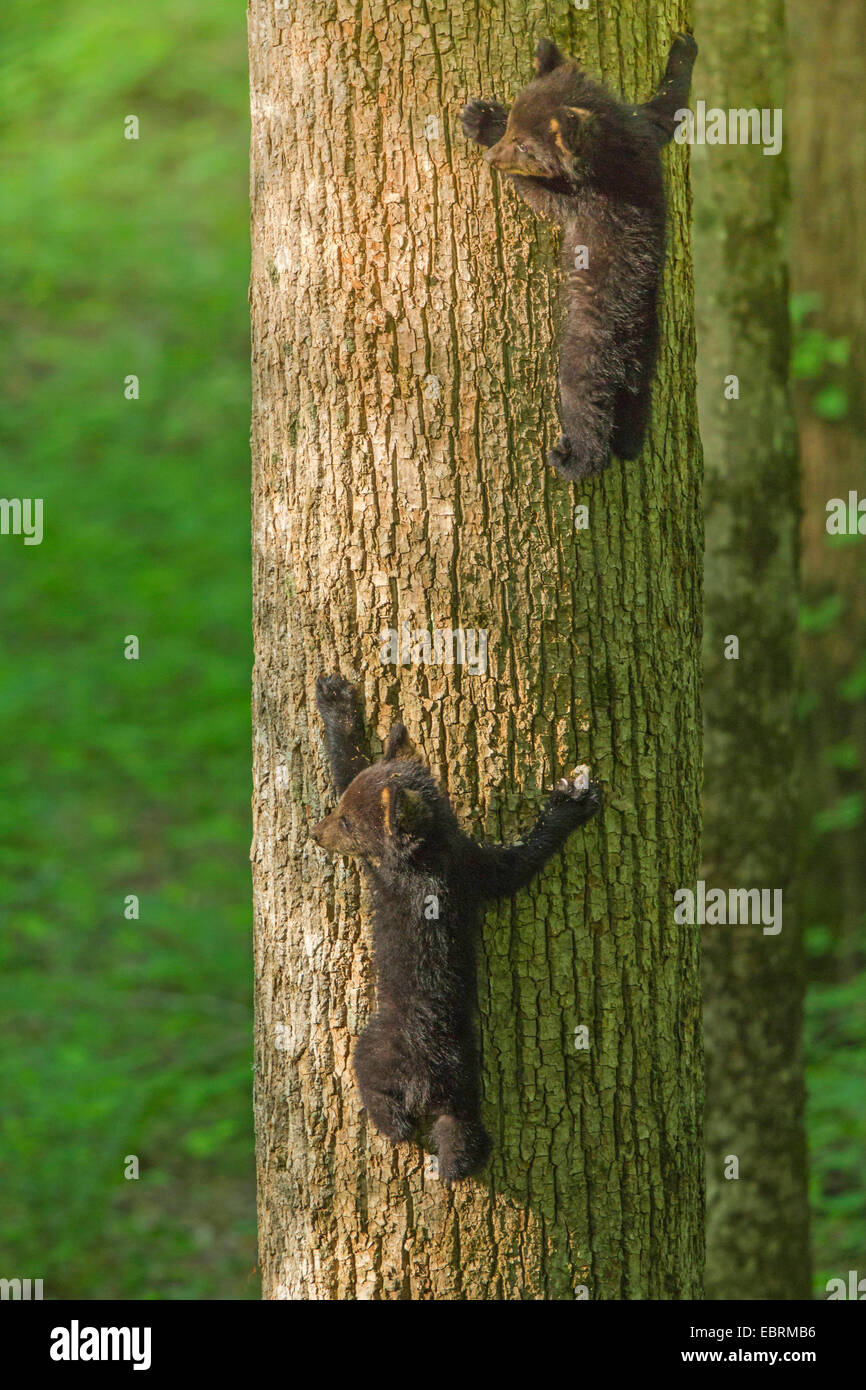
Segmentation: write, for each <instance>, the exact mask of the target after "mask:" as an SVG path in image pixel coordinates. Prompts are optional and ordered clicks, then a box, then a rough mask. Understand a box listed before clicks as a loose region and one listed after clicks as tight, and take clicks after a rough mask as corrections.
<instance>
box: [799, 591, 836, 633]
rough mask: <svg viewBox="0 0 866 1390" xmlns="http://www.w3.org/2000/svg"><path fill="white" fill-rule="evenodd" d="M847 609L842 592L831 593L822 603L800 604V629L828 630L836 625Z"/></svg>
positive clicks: (804, 630) (810, 630)
mask: <svg viewBox="0 0 866 1390" xmlns="http://www.w3.org/2000/svg"><path fill="white" fill-rule="evenodd" d="M844 611H845V599H844V597H843V595H842V594H829V595H828V596H827V597H826V598H823V599H822V600H821V602H820V603H814V604H811V605H810V604H806V603H803V604H801V605H800V630H801V631H802V632H827V631H829V629H830V628H831V627H834V626H835V625H836V623H837V622H838V621H839V619H840V618H841V616H842V614H843V613H844Z"/></svg>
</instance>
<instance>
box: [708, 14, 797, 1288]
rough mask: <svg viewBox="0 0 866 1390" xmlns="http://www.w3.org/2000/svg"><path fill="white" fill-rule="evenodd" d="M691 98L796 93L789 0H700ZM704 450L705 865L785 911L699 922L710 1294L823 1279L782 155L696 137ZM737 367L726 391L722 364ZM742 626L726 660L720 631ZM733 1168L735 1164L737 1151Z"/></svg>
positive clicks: (771, 98)
mask: <svg viewBox="0 0 866 1390" xmlns="http://www.w3.org/2000/svg"><path fill="white" fill-rule="evenodd" d="M696 18H697V30H696V32H697V37H698V42H699V43H700V45H701V65H700V68H699V74H700V76H699V79H698V81H697V83H696V84H695V88H694V92H693V96H694V99H698V98H703V99H704V100H705V101H706V102H707V105H708V106H720V107H723V108H731V107H735V108H736V107H746V108H749V107H759V108H763V107H769V108H777V107H784V100H783V96H784V68H783V64H784V13H783V0H754V3H753V4H752V5H750V6H749V7H748V9H741V10H738V11H737V14H736V18H734V17H733V16H732V12H731V7H730V5H729V4H728V3H727V0H700V3H699V6H698V8H697V16H696ZM693 154H694V171H695V273H696V291H697V320H698V344H699V380H700V390H699V404H700V415H701V434H702V438H703V442H704V452H705V457H706V522H707V554H706V608H705V612H706V627H705V672H706V689H705V732H706V738H705V745H704V747H705V763H706V767H705V771H706V782H705V798H704V811H705V819H704V877H705V878H706V880H707V885H708V887H709V886H712V887H713V888H723V889H728V888H730V887H744V888H752V887H761V888H764V887H766V888H781V889H782V890H783V895H784V896H783V926H782V931H781V933H780V934H778V935H776V936H765V935H764V934H763V932H762V931H761V928H760V927H756V926H745V927H730V926H726V927H714V928H713V927H707V928H705V929H704V997H705V1013H704V1018H705V1031H706V1050H707V1089H706V1100H707V1105H706V1109H707V1129H706V1143H707V1149H706V1152H707V1198H708V1210H707V1274H706V1290H707V1296H708V1297H711V1298H746V1299H767V1298H808V1297H809V1296H810V1271H809V1240H808V1204H807V1187H806V1147H805V1135H804V1125H803V1104H804V1087H803V1069H802V1057H801V1048H800V1034H801V1027H802V1010H803V992H804V969H803V955H802V942H801V932H800V929H799V923H798V921H797V917H796V912H795V905H794V902H793V901H792V889H793V882H792V880H793V872H794V867H795V862H796V853H797V822H798V805H797V795H796V788H797V785H798V783H797V779H796V757H795V749H796V747H797V727H796V708H795V702H796V685H797V674H796V619H797V613H796V594H797V554H798V546H797V528H798V522H799V512H798V470H797V459H796V441H795V434H794V428H793V420H792V412H791V404H790V400H789V394H788V341H789V332H788V282H787V241H786V230H787V210H788V184H787V171H786V155H785V153H784V147H783V153H782V154H779V155H776V156H765V155H764V154H763V153H762V151H761V149H760V147H759V146H755V145H750V146H737V145H729V146H721V145H717V146H713V147H708V146H702V147H696V148H695V150H694V152H693ZM729 374H735V375H736V376H737V377H738V378H739V383H740V398H739V400H726V399H725V396H724V388H725V378H726V377H727V376H728V375H729ZM728 634H733V635H735V636H737V637H738V638H739V643H740V655H739V660H726V659H725V655H724V647H725V638H726V637H727V636H728ZM731 1154H734V1155H736V1156H737V1157H738V1159H739V1178H738V1180H736V1181H734V1180H732V1179H726V1178H725V1177H724V1168H725V1163H726V1159H727V1156H728V1155H731Z"/></svg>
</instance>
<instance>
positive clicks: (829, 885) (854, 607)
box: [787, 0, 866, 979]
mask: <svg viewBox="0 0 866 1390" xmlns="http://www.w3.org/2000/svg"><path fill="white" fill-rule="evenodd" d="M787 13H788V23H789V28H790V39H791V42H790V46H791V51H792V66H791V84H790V88H791V90H790V98H789V102H788V106H789V111H790V122H789V130H790V141H791V151H792V156H791V174H792V181H793V188H794V194H795V204H794V206H795V212H796V215H795V217H794V223H793V238H792V244H793V258H792V283H793V287H794V290H795V291H798V292H799V293H801V294H809V295H814V296H816V307H815V309H814V312H813V313H812V314H810V315H809V318H808V325H809V326H810V327H814V328H817V329H819V330H820V331H822V332H823V333H825V334H826V335H827V336H828V337H829V338H830V339H832V340H837V341H838V340H840V339H847V340H848V343H849V347H850V353H849V356H848V361H847V363H846V364H844V365H842V364H839V365H838V366H830V367H828V368H826V369H825V370H824V371H822V372H820V373H819V375H818V377H817V379H815V380H809V381H803V382H801V383H800V384H799V386H798V389H797V390H796V392H795V397H794V400H795V407H796V411H797V425H798V428H799V431H800V440H801V452H802V458H803V592H804V598H805V600H806V602H807V604H808V605H809V608H810V609H813V610H814V612H815V617H816V619H817V621H812V622H810V623H809V624H808V625H807V628H806V631H805V632H804V633H803V638H802V641H803V655H804V660H805V663H806V672H807V681H808V685H807V693H808V698H809V709H808V715H809V718H808V723H807V725H806V730H805V736H806V739H807V740H808V746H809V747H810V748H813V749H815V750H816V754H817V756H816V757H815V760H814V768H813V777H814V781H813V786H812V790H811V796H810V801H811V806H810V811H811V812H812V813H814V811H815V810H821V811H829V812H830V814H831V817H832V815H833V808H834V807H836V808H838V810H839V811H840V812H844V810H845V808H846V807H847V808H849V814H848V815H844V814H842V815H841V816H840V815H838V814H837V816H836V817H835V818H834V819H835V824H833V825H832V831H833V832H834V833H826V832H825V833H821V834H819V835H815V836H814V837H812V838H811V839H810V840H809V841H808V842H807V843H806V845H805V846H804V848H805V851H806V864H805V870H804V876H805V878H806V882H807V884H808V888H809V893H808V897H807V899H806V907H807V909H808V912H809V918H808V920H809V922H810V923H811V924H814V925H816V926H820V927H822V928H823V929H824V930H826V931H827V932H828V934H829V935H830V937H831V939H835V941H836V943H837V950H836V951H835V952H834V953H833V954H832V956H829V958H828V959H825V960H823V961H820V960H819V961H818V962H816V967H817V970H818V973H819V974H824V975H826V974H827V973H828V966H829V969H830V972H831V973H832V974H833V975H836V976H837V977H841V978H843V979H844V978H847V977H850V976H851V975H852V974H853V973H854V972H855V971H856V970H857V969H858V968H859V969H862V966H863V950H864V907H866V880H864V873H863V824H864V811H863V809H862V802H863V769H864V767H866V699H864V689H863V686H864V675H866V671H864V663H863V649H864V637H866V585H864V583H863V549H864V546H866V541H864V540H863V538H862V537H860V538H859V539H854V540H853V541H852V540H849V539H847V538H846V539H845V540H842V541H841V542H840V541H839V540H837V539H835V538H834V539H833V540H831V538H830V537H828V535H827V530H826V521H827V511H826V507H827V502H828V501H829V500H830V498H832V497H843V498H846V499H847V497H848V493H849V491H850V490H852V489H853V490H854V491H856V492H857V493H858V495H859V496H860V497H864V496H866V256H864V252H863V247H864V245H866V131H864V129H863V123H862V121H861V120H859V119H854V120H852V119H851V116H852V112H859V110H860V107H861V105H862V86H863V53H864V52H866V6H864V5H863V4H862V0H833V3H832V4H828V3H827V0H817V3H816V0H788V6H787ZM818 190H820V192H818ZM830 383H833V384H834V385H836V386H841V387H842V388H843V389H844V392H845V395H846V397H847V409H845V410H844V411H842V413H841V414H838V415H837V414H836V412H832V413H831V416H829V417H828V416H825V415H823V414H822V413H820V402H819V409H818V410H816V409H815V401H816V397H817V396H818V394H819V391H820V389H821V387H822V386H826V385H828V384H830ZM822 613H823V614H824V615H825V617H824V618H821V617H820V616H819V615H820V614H822ZM852 675H853V676H855V680H856V690H855V691H852V689H851V688H850V686H849V684H848V682H849V679H850V678H851V677H852ZM854 798H856V799H857V800H858V801H859V802H860V803H861V809H860V811H859V814H857V813H856V811H855V810H854V806H855V803H854ZM851 811H854V814H853V816H852V815H851ZM827 828H828V830H830V829H831V827H830V826H828V827H827Z"/></svg>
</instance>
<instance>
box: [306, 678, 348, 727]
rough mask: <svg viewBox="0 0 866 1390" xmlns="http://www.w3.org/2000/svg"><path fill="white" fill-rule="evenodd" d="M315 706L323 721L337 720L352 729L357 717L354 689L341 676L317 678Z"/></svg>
mask: <svg viewBox="0 0 866 1390" xmlns="http://www.w3.org/2000/svg"><path fill="white" fill-rule="evenodd" d="M316 706H317V708H318V711H319V714H320V715H321V716H322V718H323V719H328V720H330V721H331V722H332V723H333V722H334V721H335V720H339V721H340V722H342V723H345V724H346V725H347V726H348V727H350V728H353V727H354V724H355V720H356V718H357V715H358V696H357V694H356V692H355V687H354V686H353V685H351V684H350V683H349V681H347V680H344V679H343V677H342V676H319V677H318V678H317V680H316Z"/></svg>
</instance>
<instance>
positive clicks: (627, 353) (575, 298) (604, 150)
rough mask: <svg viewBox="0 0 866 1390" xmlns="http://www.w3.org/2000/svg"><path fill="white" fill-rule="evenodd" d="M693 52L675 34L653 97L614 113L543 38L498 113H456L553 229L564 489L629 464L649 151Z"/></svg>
mask: <svg viewBox="0 0 866 1390" xmlns="http://www.w3.org/2000/svg"><path fill="white" fill-rule="evenodd" d="M697 51H698V50H697V44H696V43H695V41H694V39H693V38H692V37H691V35H689V34H680V35H679V36H678V38H677V39H675V41H674V44H673V46H672V48H671V51H670V57H669V58H668V65H667V71H666V72H665V75H664V78H663V79H662V84H661V87H660V88H659V90H658V92H657V93H656V95H655V96H654V97H653V98H652V100H651V101H648V102H646V104H645V105H643V106H627V105H625V104H624V103H623V102H621V101H617V99H616V98H615V97H613V96H611V94H610V93H609V92H607V91H605V89H604V88H603V87H602V86H600V85H599V83H598V82H593V80H592V79H591V78H590V77H588V76H587V75H586V73H585V72H583V71H582V70H581V69H580V68H579V67H578V65H577V63H575V62H572V61H570V60H568V59H565V58H563V57H562V55H561V53H560V52H559V50H558V49H557V47H556V45H555V44H554V43H552V42H551V41H550V39H543V40H542V42H541V43H540V44H539V45H538V48H537V50H536V54H535V71H536V78H535V81H533V82H530V84H529V86H528V87H526V88H525V90H524V91H522V92H521V93H520V94H519V96H518V97H517V99H516V100H515V102H514V105H513V107H512V108H511V111H510V112H509V111H507V110H506V109H505V107H504V106H500V105H499V104H498V103H497V102H492V101H480V100H478V99H475V100H473V101H470V102H469V104H468V105H467V106H466V107H465V108H464V110H463V114H462V117H461V119H462V124H463V130H464V132H465V133H466V135H467V136H468V137H469V139H470V140H474V141H475V142H476V143H477V144H479V145H486V146H489V148H488V151H487V154H486V156H485V158H486V160H487V162H488V164H490V165H491V167H492V168H494V169H496V170H498V171H499V173H501V174H509V175H511V176H512V177H513V178H514V184H515V187H516V188H517V191H518V193H519V194H520V195H521V196H522V197H523V198H524V199H525V201H526V202H527V203H528V204H529V206H530V207H531V208H532V209H533V210H534V211H535V212H537V213H539V214H540V215H541V216H542V217H546V218H549V219H550V220H552V221H553V222H556V223H559V225H560V226H561V227H562V228H563V235H562V282H563V289H562V294H563V300H564V305H563V308H564V314H563V329H562V340H561V343H560V354H559V386H560V399H561V409H562V435H561V436H560V438H559V441H558V443H557V445H556V447H555V448H554V449H552V450H551V451H550V453H549V454H548V462H549V463H551V464H552V465H553V467H554V468H555V469H556V470H557V472H558V473H561V474H562V475H563V477H566V478H575V479H576V478H584V477H586V476H588V475H589V474H591V473H599V472H601V470H602V469H603V468H606V467H607V465H608V463H609V462H610V455H611V451H613V453H615V454H616V455H617V456H618V457H619V458H623V459H632V458H636V457H637V455H638V454H639V453H640V450H641V446H642V444H643V440H644V436H645V434H646V431H647V426H648V424H649V417H650V403H651V396H652V380H653V374H654V372H655V365H656V357H657V355H658V312H657V300H658V288H659V281H660V278H661V273H662V266H663V263H664V248H665V196H664V186H663V182H662V167H661V159H660V157H659V150H660V149H661V147H662V146H663V145H665V144H667V142H668V141H669V140H670V139H671V137H672V136H673V134H674V130H675V127H676V112H677V111H678V110H679V109H681V108H685V107H686V106H687V104H688V95H689V84H690V82H691V74H692V67H693V66H694V61H695V58H696V56H697Z"/></svg>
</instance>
